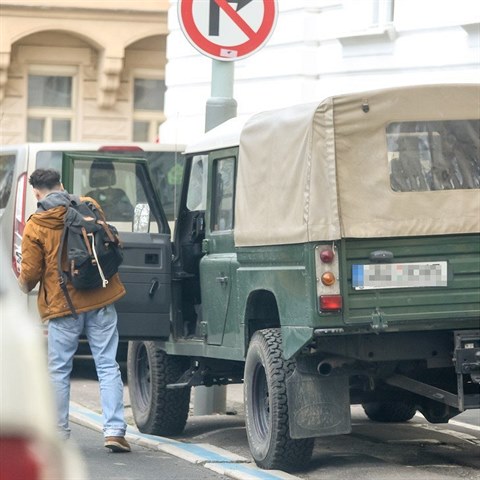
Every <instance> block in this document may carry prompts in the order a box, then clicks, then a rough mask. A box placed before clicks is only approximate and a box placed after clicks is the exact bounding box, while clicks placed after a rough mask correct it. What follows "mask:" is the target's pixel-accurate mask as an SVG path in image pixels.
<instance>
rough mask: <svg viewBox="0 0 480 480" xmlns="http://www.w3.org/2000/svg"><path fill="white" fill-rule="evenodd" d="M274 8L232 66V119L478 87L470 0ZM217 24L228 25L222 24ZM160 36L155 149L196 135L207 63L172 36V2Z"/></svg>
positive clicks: (303, 1) (314, 0)
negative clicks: (163, 46) (257, 42)
mask: <svg viewBox="0 0 480 480" xmlns="http://www.w3.org/2000/svg"><path fill="white" fill-rule="evenodd" d="M255 1H257V0H255ZM258 1H261V0H258ZM267 1H268V0H267ZM277 3H278V7H279V15H278V20H277V25H276V28H275V31H274V33H273V35H272V36H271V38H270V40H269V41H268V43H267V45H266V46H265V47H264V48H263V49H262V50H260V51H259V52H257V53H255V54H254V55H252V56H250V57H247V58H244V59H241V60H238V61H236V62H235V85H234V98H235V99H236V100H237V102H238V114H239V115H244V114H245V115H248V114H252V113H254V112H258V111H261V110H268V109H274V108H280V107H283V106H288V105H292V104H295V103H303V102H310V101H317V100H322V99H323V98H325V97H326V96H329V95H331V94H338V93H342V92H347V91H352V90H354V91H360V90H368V89H376V88H383V87H388V86H397V85H405V84H418V83H443V82H467V83H478V82H480V2H479V1H478V0H278V1H277ZM232 5H234V6H235V4H234V3H233V4H232ZM250 6H251V5H246V6H243V8H242V12H246V10H247V9H248V8H249V7H250ZM220 22H224V23H221V24H220V25H221V26H222V25H224V26H228V25H229V24H228V18H226V17H225V18H224V19H223V20H222V19H220ZM169 29H170V33H169V37H168V43H167V58H168V64H167V68H166V79H167V95H166V100H165V102H166V103H165V114H166V117H167V121H166V122H165V123H164V124H162V127H161V132H160V133H161V138H162V141H165V142H171V141H178V142H185V141H188V140H189V139H190V138H192V137H194V136H195V135H199V134H201V132H202V131H203V130H204V123H205V103H206V100H207V99H208V97H209V96H210V80H211V70H212V60H211V59H209V58H207V57H204V56H202V55H201V54H200V53H198V52H197V51H196V50H195V49H194V48H193V47H192V46H191V45H190V43H188V41H187V40H186V38H185V37H184V35H183V33H182V32H181V30H180V27H179V22H178V17H177V1H171V7H170V12H169ZM212 40H215V39H212Z"/></svg>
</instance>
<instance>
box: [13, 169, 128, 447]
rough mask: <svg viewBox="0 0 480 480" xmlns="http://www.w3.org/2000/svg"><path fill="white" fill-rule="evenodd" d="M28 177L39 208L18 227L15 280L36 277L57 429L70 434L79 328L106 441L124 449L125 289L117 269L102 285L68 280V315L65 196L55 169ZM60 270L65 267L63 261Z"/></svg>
mask: <svg viewBox="0 0 480 480" xmlns="http://www.w3.org/2000/svg"><path fill="white" fill-rule="evenodd" d="M29 182H30V185H31V186H32V187H33V193H34V195H35V197H36V199H37V200H38V203H37V206H38V209H37V211H36V212H35V213H34V214H33V215H32V216H31V217H30V218H29V219H28V222H27V224H26V225H25V230H24V232H23V239H22V264H21V274H20V277H19V279H18V282H19V285H20V288H21V289H22V290H23V291H24V292H25V293H28V292H29V291H30V290H32V289H33V288H34V287H35V285H36V284H37V283H38V282H40V289H39V293H38V300H37V302H38V309H39V312H40V315H41V317H42V321H47V320H48V321H49V323H48V368H49V372H50V377H51V379H52V382H53V386H54V390H55V394H56V399H57V408H58V429H59V431H60V434H61V435H62V437H63V438H68V437H69V436H70V428H69V423H68V413H69V401H70V374H71V371H72V365H73V356H74V354H75V351H76V350H77V347H78V341H79V337H80V335H81V334H82V332H84V333H85V335H86V337H87V339H88V342H89V345H90V349H91V351H92V355H93V358H94V360H95V366H96V369H97V375H98V379H99V382H100V396H101V402H102V410H103V420H104V428H103V431H104V436H105V447H107V448H109V449H110V450H112V451H114V452H129V451H130V446H129V444H128V442H127V441H126V440H125V431H126V424H125V420H124V411H123V383H122V379H121V375H120V369H119V366H118V364H117V362H116V360H115V357H116V353H117V347H118V331H117V313H116V310H115V307H114V305H113V302H115V301H116V300H118V299H119V298H121V297H122V296H123V295H125V288H124V286H123V284H122V282H121V281H120V278H119V276H118V274H116V275H115V276H114V277H112V278H111V279H110V280H109V282H108V285H107V286H106V287H105V288H103V287H100V288H96V289H92V290H75V289H74V288H73V287H72V285H71V284H70V283H68V284H67V288H68V292H69V294H70V297H71V299H72V303H73V305H74V307H75V309H76V311H77V313H78V318H77V319H75V318H73V316H72V312H71V311H70V309H69V307H68V304H67V301H66V298H65V295H64V293H63V291H62V289H61V287H60V283H59V273H58V263H57V260H58V253H59V248H60V239H61V235H62V231H63V226H64V223H63V219H64V216H65V212H66V207H67V206H68V205H69V204H70V196H69V194H68V192H66V191H65V190H64V189H63V185H62V184H61V182H60V174H59V173H58V172H57V171H56V170H50V169H47V170H44V169H37V170H35V171H34V172H33V173H32V175H31V176H30V179H29ZM89 200H91V201H93V203H95V201H94V200H92V199H89ZM95 204H96V203H95ZM96 205H97V204H96ZM64 270H65V271H67V270H68V269H67V268H66V265H65V268H64Z"/></svg>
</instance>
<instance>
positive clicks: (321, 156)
mask: <svg viewBox="0 0 480 480" xmlns="http://www.w3.org/2000/svg"><path fill="white" fill-rule="evenodd" d="M478 118H480V85H430V86H415V87H401V88H395V89H387V90H378V91H373V92H367V93H359V94H352V95H343V96H338V97H332V98H329V99H327V100H325V101H323V102H322V103H319V104H318V103H313V104H307V105H300V106H295V107H289V108H285V109H281V110H276V111H270V112H265V113H261V114H258V115H254V116H253V117H251V119H249V120H248V121H247V122H246V124H245V126H244V128H243V130H242V133H241V136H240V152H239V162H238V178H237V197H236V207H235V243H236V245H238V246H248V245H272V244H292V243H303V242H308V241H329V240H335V239H339V238H342V237H356V238H366V237H394V236H395V237H397V236H414V235H439V234H454V233H473V232H479V231H480V190H479V189H478V188H477V189H468V190H467V189H463V190H437V191H410V192H405V191H401V192H398V191H394V190H393V189H392V187H391V184H390V166H389V162H388V152H387V135H386V129H387V126H388V125H389V124H391V123H392V122H409V121H434V120H446V119H451V120H463V119H478ZM477 133H478V132H477ZM478 154H479V152H478V151H477V155H478ZM477 159H478V156H477ZM477 161H478V160H477Z"/></svg>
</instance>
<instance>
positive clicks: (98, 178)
mask: <svg viewBox="0 0 480 480" xmlns="http://www.w3.org/2000/svg"><path fill="white" fill-rule="evenodd" d="M89 181H90V186H91V187H92V188H99V187H111V186H112V185H115V183H116V182H117V177H116V175H115V167H114V166H113V164H112V163H111V162H107V161H105V160H98V159H97V160H94V161H93V162H92V166H91V167H90V180H89Z"/></svg>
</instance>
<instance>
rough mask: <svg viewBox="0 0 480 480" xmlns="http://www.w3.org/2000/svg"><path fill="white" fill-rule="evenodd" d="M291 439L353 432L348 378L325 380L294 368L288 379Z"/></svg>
mask: <svg viewBox="0 0 480 480" xmlns="http://www.w3.org/2000/svg"><path fill="white" fill-rule="evenodd" d="M287 398H288V412H289V426H290V437H291V438H310V437H323V436H327V435H338V434H342V433H350V432H351V430H352V427H351V416H350V395H349V383H348V376H347V375H341V376H334V375H332V376H328V377H322V376H320V375H318V374H317V375H314V374H310V373H302V372H299V371H298V369H295V371H294V372H293V374H292V375H291V376H290V377H289V378H287Z"/></svg>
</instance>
